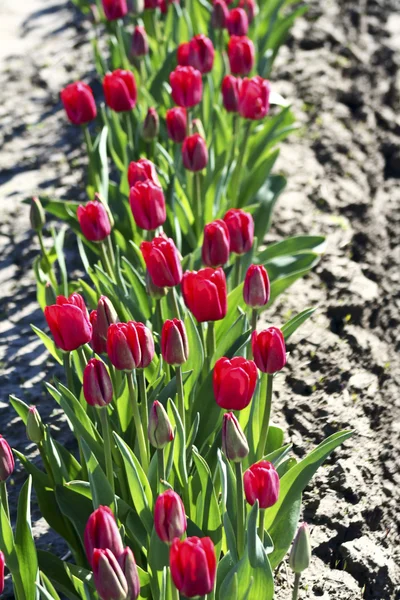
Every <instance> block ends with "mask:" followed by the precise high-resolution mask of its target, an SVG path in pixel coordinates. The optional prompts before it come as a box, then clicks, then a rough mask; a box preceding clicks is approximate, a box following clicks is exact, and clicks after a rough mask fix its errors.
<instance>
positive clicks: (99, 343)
mask: <svg viewBox="0 0 400 600" xmlns="http://www.w3.org/2000/svg"><path fill="white" fill-rule="evenodd" d="M89 318H90V323H91V325H92V340H91V342H90V344H91V346H92V348H93V350H94V352H96V354H105V353H106V352H107V343H106V340H107V338H106V339H104V338H103V337H102V336H101V335H100V330H99V319H98V314H97V310H92V312H91V313H90V315H89Z"/></svg>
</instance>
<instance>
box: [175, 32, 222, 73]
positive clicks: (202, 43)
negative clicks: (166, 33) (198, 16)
mask: <svg viewBox="0 0 400 600" xmlns="http://www.w3.org/2000/svg"><path fill="white" fill-rule="evenodd" d="M179 64H181V63H179ZM187 64H189V65H191V66H192V67H194V68H195V69H198V70H199V71H200V73H203V74H204V73H209V72H210V71H211V69H212V68H213V64H214V46H213V43H212V41H211V40H210V38H208V37H206V36H205V35H203V34H199V35H195V36H194V38H192V39H191V40H190V42H189V56H188V63H187Z"/></svg>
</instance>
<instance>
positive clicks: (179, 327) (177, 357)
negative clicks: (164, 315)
mask: <svg viewBox="0 0 400 600" xmlns="http://www.w3.org/2000/svg"><path fill="white" fill-rule="evenodd" d="M161 354H162V356H163V359H164V360H165V362H166V363H168V364H169V365H173V366H177V365H183V363H185V362H186V361H187V359H188V357H189V347H188V340H187V335H186V329H185V325H184V323H183V321H180V320H179V319H172V321H170V320H168V321H165V323H164V325H163V328H162V331H161Z"/></svg>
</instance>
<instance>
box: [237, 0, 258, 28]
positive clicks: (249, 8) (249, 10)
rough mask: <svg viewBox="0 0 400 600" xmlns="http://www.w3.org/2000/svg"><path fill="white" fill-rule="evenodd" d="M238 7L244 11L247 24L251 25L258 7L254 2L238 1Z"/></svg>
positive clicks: (250, 0)
mask: <svg viewBox="0 0 400 600" xmlns="http://www.w3.org/2000/svg"><path fill="white" fill-rule="evenodd" d="M238 6H239V8H243V9H244V10H245V11H246V14H247V17H248V19H249V23H252V22H253V20H254V17H255V16H256V14H257V12H258V7H257V4H256V2H255V0H239V4H238Z"/></svg>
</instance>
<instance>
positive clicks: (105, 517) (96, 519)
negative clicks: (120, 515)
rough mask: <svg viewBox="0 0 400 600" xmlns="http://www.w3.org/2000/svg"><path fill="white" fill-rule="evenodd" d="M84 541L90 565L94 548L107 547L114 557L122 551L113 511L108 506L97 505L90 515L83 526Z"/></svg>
mask: <svg viewBox="0 0 400 600" xmlns="http://www.w3.org/2000/svg"><path fill="white" fill-rule="evenodd" d="M84 543H85V550H86V556H87V559H88V561H89V564H90V565H92V559H93V552H94V549H95V548H100V549H102V548H103V549H105V548H108V549H109V550H110V551H111V552H112V553H113V554H114V555H115V556H116V557H117V556H119V555H120V554H121V553H122V552H123V549H124V546H123V543H122V539H121V534H120V533H119V529H118V525H117V523H116V521H115V517H114V515H113V512H112V510H111V509H110V508H108V506H99V508H97V509H96V510H95V511H94V512H92V514H91V515H90V517H89V519H88V522H87V523H86V527H85V534H84Z"/></svg>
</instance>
